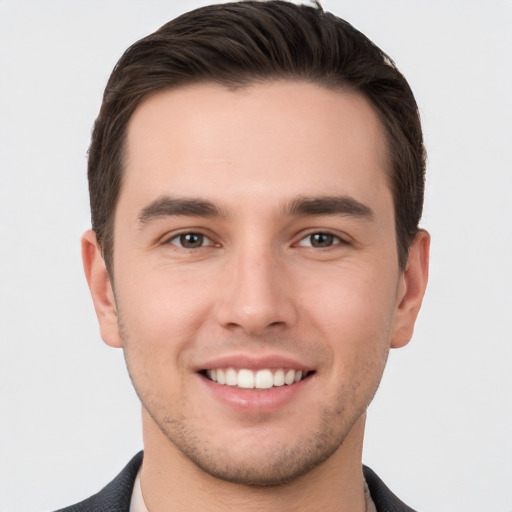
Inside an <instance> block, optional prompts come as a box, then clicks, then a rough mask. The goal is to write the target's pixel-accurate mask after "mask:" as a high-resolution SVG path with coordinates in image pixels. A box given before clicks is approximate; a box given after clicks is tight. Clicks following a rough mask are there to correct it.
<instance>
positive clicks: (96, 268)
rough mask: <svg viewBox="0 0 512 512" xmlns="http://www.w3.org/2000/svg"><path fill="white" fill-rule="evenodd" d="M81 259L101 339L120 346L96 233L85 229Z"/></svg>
mask: <svg viewBox="0 0 512 512" xmlns="http://www.w3.org/2000/svg"><path fill="white" fill-rule="evenodd" d="M82 261H83V265H84V271H85V277H86V279H87V283H88V285H89V290H90V292H91V296H92V300H93V303H94V309H95V310H96V316H97V317H98V322H99V325H100V333H101V337H102V339H103V341H104V342H105V343H106V344H107V345H110V346H111V347H116V348H119V347H121V346H122V342H121V336H120V335H119V325H118V318H117V306H116V302H115V297H114V291H113V288H112V284H111V282H110V277H109V275H108V272H107V268H106V266H105V260H104V259H103V255H102V252H101V248H100V246H99V244H98V241H97V239H96V233H95V232H94V231H92V230H88V231H86V232H85V233H84V234H83V236H82Z"/></svg>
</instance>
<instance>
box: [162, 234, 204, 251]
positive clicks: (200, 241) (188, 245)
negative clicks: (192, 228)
mask: <svg viewBox="0 0 512 512" xmlns="http://www.w3.org/2000/svg"><path fill="white" fill-rule="evenodd" d="M208 242H209V239H208V238H207V237H206V236H204V235H202V234H201V233H182V234H181V235H176V236H175V237H174V238H172V239H171V240H170V243H171V244H173V245H178V246H179V247H183V248H184V249H199V248H200V247H204V246H205V245H207V243H208Z"/></svg>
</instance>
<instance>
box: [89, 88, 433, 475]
mask: <svg viewBox="0 0 512 512" xmlns="http://www.w3.org/2000/svg"><path fill="white" fill-rule="evenodd" d="M126 157H127V158H126V174H125V181H124V183H123V186H122V190H121V192H120V196H119V202H118V205H117V209H116V214H115V228H114V258H113V268H114V278H113V279H114V285H115V286H114V288H115V299H114V294H113V293H112V292H111V291H110V288H109V283H108V278H107V277H106V271H105V270H104V265H103V263H102V260H101V258H100V257H99V249H98V248H97V246H95V244H94V240H93V235H92V234H91V233H89V234H88V235H86V237H85V242H84V247H85V249H84V254H85V261H86V264H85V266H86V271H87V274H88V278H89V283H90V285H91V290H92V292H93V297H94V299H95V304H96V309H97V312H98V317H99V319H100V325H101V330H102V335H103V338H104V339H105V341H106V342H107V343H109V344H111V345H115V346H122V347H123V349H124V353H125V357H126V361H127V365H128V369H129V373H130V376H131V378H132V380H133V383H134V386H135V388H136V391H137V393H138V395H139V397H140V399H141V402H142V404H143V411H144V430H145V436H153V437H154V438H155V439H156V437H158V436H161V438H162V439H163V440H164V441H163V442H164V443H165V444H166V447H165V449H166V450H171V451H172V450H174V451H176V452H179V453H180V454H182V455H185V458H184V459H183V460H186V461H192V462H193V463H194V464H195V465H196V466H198V467H199V468H201V469H202V470H204V471H206V472H207V473H209V474H211V475H214V476H216V477H219V478H222V479H225V480H228V481H234V482H243V483H248V484H269V483H279V482H284V481H290V480H293V479H294V478H296V477H298V476H299V475H302V474H304V473H306V472H308V471H310V470H312V469H313V468H316V467H319V466H321V465H322V464H323V463H324V462H326V461H327V460H329V459H331V458H332V457H335V456H336V454H337V453H339V452H340V450H341V449H342V447H343V446H344V444H346V439H347V436H349V435H350V434H351V433H353V432H354V429H358V432H357V435H358V436H359V435H360V436H361V437H362V426H361V425H362V421H361V419H362V418H363V417H364V412H365V410H366V408H367V406H368V404H369V402H370V400H371V398H372V397H373V394H374V392H375V390H376V388H377V386H378V383H379V381H380V378H381V375H382V371H383V369H384V365H385V362H386V358H387V354H388V351H389V348H390V346H399V345H401V344H404V343H405V342H406V341H408V337H409V336H410V333H411V331H412V326H413V324H414V319H415V317H416V313H417V309H418V308H419V302H421V297H420V295H422V294H423V289H424V285H423V281H424V280H423V281H421V279H420V277H421V276H420V274H421V271H422V269H423V270H424V268H425V263H424V261H423V260H424V259H425V258H424V256H425V250H424V249H422V250H420V251H419V252H418V254H419V256H418V257H417V258H415V257H412V258H411V260H412V261H413V263H412V264H410V265H409V267H408V270H406V271H405V272H400V271H399V268H398V257H397V250H396V238H395V231H394V211H393V200H392V196H391V192H390V189H389V185H388V180H387V176H386V163H385V162H386V158H385V141H384V137H383V134H382V130H381V126H380V123H379V121H378V118H377V116H376V115H375V113H374V111H373V110H372V108H371V107H370V105H369V104H368V103H367V101H366V100H365V99H363V98H362V97H361V96H359V95H357V94H355V93H349V92H343V91H333V90H327V89H324V88H321V87H319V86H317V85H313V84H306V83H294V82H287V81H284V82H274V83H264V84H257V85H251V86H247V87H244V88H241V89H238V90H236V91H232V90H228V89H226V88H224V87H222V86H220V85H213V84H211V85H208V84H206V85H205V84H202V85H195V86H187V87H185V88H181V89H176V90H172V91H165V92H161V93H159V94H157V95H155V96H153V97H151V98H150V99H148V100H146V101H145V102H144V103H143V104H142V105H141V106H139V107H138V109H137V110H136V112H135V113H134V115H133V117H132V119H131V121H130V124H129V126H128V135H127V153H126ZM419 245H420V246H421V245H422V244H421V243H420V244H419ZM424 246H425V244H423V247H424ZM414 250H415V249H413V251H414ZM421 251H423V252H421ZM422 258H423V260H422ZM418 262H419V263H418ZM87 269H89V270H87ZM423 273H424V272H423ZM418 276H420V277H418ZM420 281H421V283H420V284H418V283H419V282H420ZM162 434H163V436H162ZM145 441H146V444H148V439H145ZM159 442H160V441H159ZM162 449H164V448H162Z"/></svg>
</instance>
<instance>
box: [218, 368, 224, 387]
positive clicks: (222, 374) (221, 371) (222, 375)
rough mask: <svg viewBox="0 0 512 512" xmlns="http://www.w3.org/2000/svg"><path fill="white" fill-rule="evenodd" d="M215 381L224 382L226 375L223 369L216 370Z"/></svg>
mask: <svg viewBox="0 0 512 512" xmlns="http://www.w3.org/2000/svg"><path fill="white" fill-rule="evenodd" d="M217 382H218V383H219V384H226V376H225V375H224V371H223V370H217Z"/></svg>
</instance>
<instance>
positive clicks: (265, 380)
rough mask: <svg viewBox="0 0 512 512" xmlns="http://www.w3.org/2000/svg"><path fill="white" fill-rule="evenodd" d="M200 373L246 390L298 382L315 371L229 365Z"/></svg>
mask: <svg viewBox="0 0 512 512" xmlns="http://www.w3.org/2000/svg"><path fill="white" fill-rule="evenodd" d="M199 373H200V374H201V375H203V376H204V377H205V378H207V379H208V380H210V381H212V382H216V383H217V384H220V385H222V386H231V387H235V388H239V389H246V390H251V389H257V390H266V389H267V390H268V389H272V388H278V387H281V386H291V385H293V384H297V383H299V382H301V381H303V380H305V379H307V378H309V377H310V376H311V375H312V374H313V373H314V371H306V370H300V369H293V368H262V369H259V370H250V369H247V368H241V369H238V370H237V369H235V368H232V367H228V368H210V369H205V370H201V371H200V372H199Z"/></svg>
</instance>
